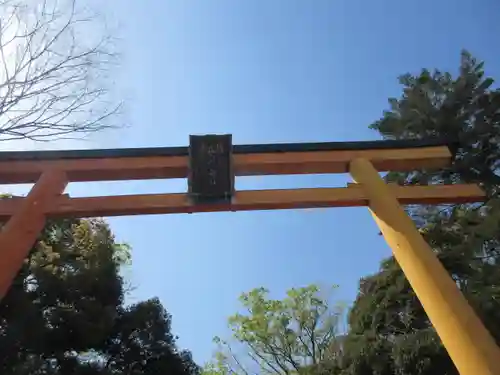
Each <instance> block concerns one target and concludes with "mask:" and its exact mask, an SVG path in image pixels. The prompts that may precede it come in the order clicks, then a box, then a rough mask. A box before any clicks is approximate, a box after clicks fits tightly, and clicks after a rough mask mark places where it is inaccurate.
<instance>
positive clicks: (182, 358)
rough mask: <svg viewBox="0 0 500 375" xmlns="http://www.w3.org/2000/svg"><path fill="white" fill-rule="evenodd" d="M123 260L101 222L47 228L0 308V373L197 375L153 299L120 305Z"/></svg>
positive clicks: (120, 249) (62, 223)
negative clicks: (130, 304)
mask: <svg viewBox="0 0 500 375" xmlns="http://www.w3.org/2000/svg"><path fill="white" fill-rule="evenodd" d="M129 255H130V254H129V249H128V247H127V246H124V245H120V244H118V243H116V242H115V240H114V238H113V235H112V233H111V231H110V229H109V227H108V226H107V225H106V223H105V222H103V221H101V220H57V221H52V222H50V223H48V225H46V227H45V229H44V231H43V233H42V234H41V235H40V237H39V240H38V241H37V243H36V245H35V246H34V247H33V249H32V251H31V252H30V254H29V256H28V257H27V258H26V260H25V262H24V265H23V267H22V269H21V271H20V272H19V274H18V275H17V278H16V279H15V282H14V285H13V286H12V288H11V289H10V290H9V292H8V293H7V295H6V296H5V298H4V299H3V300H2V301H1V303H0V372H1V373H2V374H6V375H11V374H12V375H35V374H37V375H38V374H50V375H52V374H53V375H58V374H89V375H90V374H92V375H94V374H95V375H97V374H99V375H108V374H109V375H111V374H113V375H115V374H116V375H121V374H127V375H129V374H130V375H133V374H138V375H139V374H141V375H143V374H151V375H152V374H155V375H156V374H179V375H181V374H182V375H184V374H185V375H188V374H197V373H198V372H199V371H198V369H197V367H196V365H195V364H194V363H193V361H192V359H191V357H190V353H189V352H183V351H179V350H178V349H177V347H176V344H175V337H174V336H173V335H172V333H171V327H170V324H171V317H170V315H169V314H167V312H166V311H165V310H164V309H163V307H162V305H161V304H160V302H159V301H158V300H157V299H151V300H147V301H143V302H140V303H137V304H135V305H132V306H125V305H124V296H125V293H126V290H125V287H124V280H123V279H122V277H121V276H120V267H121V266H122V265H123V264H124V263H127V262H128V260H129Z"/></svg>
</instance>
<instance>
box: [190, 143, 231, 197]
mask: <svg viewBox="0 0 500 375" xmlns="http://www.w3.org/2000/svg"><path fill="white" fill-rule="evenodd" d="M232 155H233V144H232V136H231V134H225V135H215V134H210V135H202V136H195V135H191V136H190V137H189V176H188V186H189V197H190V199H191V200H192V202H193V203H200V204H207V203H231V198H232V197H233V194H234V171H233V168H232V167H233V166H232Z"/></svg>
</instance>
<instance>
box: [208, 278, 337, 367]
mask: <svg viewBox="0 0 500 375" xmlns="http://www.w3.org/2000/svg"><path fill="white" fill-rule="evenodd" d="M334 289H335V287H334V288H333V289H331V290H325V289H323V290H321V289H320V288H319V287H318V286H317V285H309V286H306V287H303V288H292V289H290V290H288V291H287V293H286V297H284V298H282V299H272V298H269V296H268V294H269V291H268V290H267V289H265V288H256V289H253V290H251V291H250V292H248V293H243V294H242V295H241V297H240V302H241V303H242V305H243V309H244V312H243V313H236V314H234V315H232V316H231V317H229V319H228V322H229V327H230V328H231V331H232V332H233V336H232V338H231V339H230V340H221V339H220V338H216V339H215V342H216V343H217V344H218V346H219V351H218V353H217V354H216V360H215V363H211V364H209V365H208V366H207V367H206V368H205V371H204V374H206V375H209V374H217V373H219V374H226V373H231V374H232V373H237V374H247V375H248V374H253V373H257V374H258V373H270V374H283V375H289V374H294V373H297V372H303V370H305V369H306V368H311V367H314V366H317V365H319V364H320V363H321V362H322V361H324V360H327V359H328V358H329V356H331V355H332V354H333V353H334V349H335V346H336V345H337V344H338V340H339V337H340V336H341V334H342V319H343V317H344V316H345V315H344V308H343V306H342V305H341V304H338V303H337V304H334V303H333V302H332V300H331V292H332V291H333V290H334Z"/></svg>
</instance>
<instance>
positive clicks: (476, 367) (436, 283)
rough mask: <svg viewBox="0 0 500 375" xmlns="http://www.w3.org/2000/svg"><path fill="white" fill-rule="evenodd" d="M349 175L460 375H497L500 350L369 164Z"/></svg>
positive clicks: (354, 166) (353, 167)
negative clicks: (359, 186)
mask: <svg viewBox="0 0 500 375" xmlns="http://www.w3.org/2000/svg"><path fill="white" fill-rule="evenodd" d="M350 173H351V175H352V177H353V178H354V180H355V181H356V183H359V184H361V185H362V188H363V189H364V191H365V193H366V196H367V197H368V199H369V208H370V211H371V213H372V215H373V218H374V219H375V221H376V222H377V224H378V226H379V228H380V230H381V232H382V234H383V235H384V237H385V239H386V241H387V243H388V244H389V246H390V247H391V248H392V251H393V254H394V257H395V258H396V260H397V262H398V263H399V265H400V266H401V269H402V270H403V272H404V274H405V275H406V278H407V279H408V281H409V283H410V285H411V287H412V288H413V290H414V291H415V294H416V295H417V297H418V299H419V300H420V302H421V303H422V306H423V307H424V309H425V312H426V313H427V315H428V317H429V319H430V321H431V322H432V324H433V325H434V327H435V329H436V331H437V333H438V335H439V337H440V338H441V340H442V342H443V345H444V346H445V347H446V350H447V351H448V354H449V355H450V357H451V359H452V360H453V363H454V364H455V366H456V367H457V369H458V371H459V372H460V374H462V375H499V374H500V348H499V347H498V346H497V345H496V343H495V340H494V339H493V337H492V336H491V335H490V333H489V332H488V330H487V329H486V328H485V327H484V325H483V324H482V322H481V320H480V319H479V318H478V317H477V315H476V314H475V312H474V311H473V309H472V308H471V306H470V305H469V303H468V302H467V300H466V299H465V297H464V296H463V294H462V293H461V291H460V290H459V288H458V287H457V285H456V283H455V282H454V281H453V279H452V278H451V277H450V275H449V274H448V272H447V271H446V269H445V268H444V267H443V265H442V264H441V262H440V261H439V259H438V258H437V256H436V255H435V254H434V252H433V251H432V249H431V247H430V246H429V245H428V244H427V242H426V241H425V240H424V238H423V237H422V236H421V234H420V233H419V232H418V230H417V228H416V226H415V224H414V223H413V220H412V219H411V218H410V217H409V216H408V215H407V214H406V212H405V211H404V209H403V208H402V207H401V206H400V204H399V202H398V200H397V199H396V198H395V197H394V196H393V194H392V193H391V191H390V189H389V187H388V186H387V184H386V183H385V181H384V180H383V179H382V177H381V176H380V175H379V174H378V172H377V170H376V169H375V168H374V167H373V165H372V163H371V162H370V161H368V160H366V159H356V160H353V161H352V162H351V163H350Z"/></svg>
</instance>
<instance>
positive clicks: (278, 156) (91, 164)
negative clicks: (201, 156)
mask: <svg viewBox="0 0 500 375" xmlns="http://www.w3.org/2000/svg"><path fill="white" fill-rule="evenodd" d="M356 158H364V159H367V160H370V161H371V162H372V163H373V165H374V166H375V168H377V170H379V171H389V170H390V171H409V170H415V169H422V168H425V169H439V168H444V167H447V166H448V165H449V164H450V162H451V153H450V151H449V149H448V147H446V146H429V147H418V148H394V149H349V150H329V151H328V150H327V151H295V152H274V151H273V152H262V153H236V154H234V155H233V165H234V171H235V174H236V175H237V176H252V175H283V174H319V173H347V172H348V165H349V162H350V161H351V160H353V159H356ZM49 170H60V171H64V172H65V173H66V174H67V176H68V179H69V180H70V181H72V182H82V181H112V180H142V179H166V178H185V177H187V175H188V157H187V156H185V155H174V156H132V157H104V158H101V157H99V158H82V159H49V160H22V159H21V160H20V159H13V160H12V159H2V158H0V183H2V184H17V183H33V182H35V181H36V180H37V179H38V178H39V177H40V175H41V174H42V172H45V171H49Z"/></svg>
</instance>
